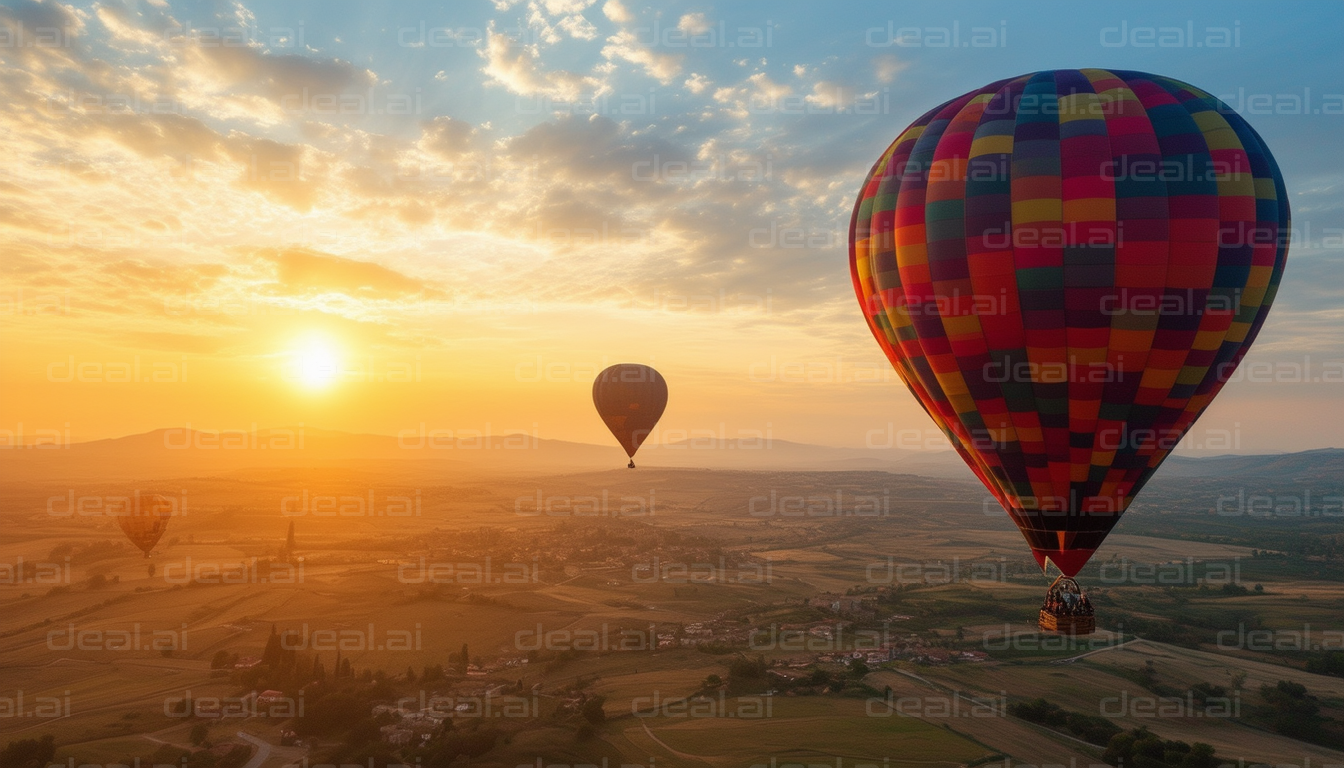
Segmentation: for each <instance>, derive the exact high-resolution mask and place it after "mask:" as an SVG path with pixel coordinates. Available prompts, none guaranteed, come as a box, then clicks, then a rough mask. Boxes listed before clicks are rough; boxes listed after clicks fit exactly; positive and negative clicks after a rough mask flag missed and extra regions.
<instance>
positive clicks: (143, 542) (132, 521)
mask: <svg viewBox="0 0 1344 768" xmlns="http://www.w3.org/2000/svg"><path fill="white" fill-rule="evenodd" d="M172 516H173V502H172V501H170V500H169V499H167V498H165V497H163V496H160V495H159V494H157V493H147V494H143V495H142V494H136V496H135V498H134V500H133V502H132V504H131V506H129V507H127V508H126V509H123V510H120V511H119V512H118V514H117V522H118V523H119V524H120V525H121V532H122V533H124V534H126V538H128V539H130V540H131V543H132V544H134V545H135V546H136V547H138V548H139V549H140V551H142V552H144V553H145V557H149V552H150V550H152V549H154V545H155V544H158V543H159V539H161V538H163V532H164V531H166V530H168V521H169V520H170V519H171V518H172Z"/></svg>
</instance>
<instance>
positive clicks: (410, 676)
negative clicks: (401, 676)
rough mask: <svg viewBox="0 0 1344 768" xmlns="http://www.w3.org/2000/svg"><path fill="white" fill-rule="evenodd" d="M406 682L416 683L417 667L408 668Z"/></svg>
mask: <svg viewBox="0 0 1344 768" xmlns="http://www.w3.org/2000/svg"><path fill="white" fill-rule="evenodd" d="M406 682H408V683H414V682H415V667H407V668H406Z"/></svg>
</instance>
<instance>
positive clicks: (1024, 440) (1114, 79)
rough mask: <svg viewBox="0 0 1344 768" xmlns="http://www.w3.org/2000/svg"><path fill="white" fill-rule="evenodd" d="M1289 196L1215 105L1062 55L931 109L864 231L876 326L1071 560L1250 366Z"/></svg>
mask: <svg viewBox="0 0 1344 768" xmlns="http://www.w3.org/2000/svg"><path fill="white" fill-rule="evenodd" d="M1288 231H1289V216H1288V197H1287V194H1286V192H1285V189H1284V184H1283V177H1282V176H1281V175H1280V173H1279V170H1278V167H1277V165H1276V164H1275V162H1274V158H1273V157H1272V156H1271V155H1270V153H1269V150H1268V149H1267V148H1266V147H1265V145H1264V143H1263V142H1262V141H1261V139H1260V137H1259V135H1257V134H1256V132H1255V131H1254V130H1253V129H1252V128H1251V126H1250V125H1249V124H1247V123H1246V121H1245V120H1243V119H1242V118H1241V117H1240V116H1239V115H1237V114H1236V113H1235V112H1233V111H1232V110H1231V109H1230V108H1228V107H1227V106H1226V105H1225V104H1223V103H1222V102H1220V101H1219V100H1218V99H1216V98H1214V97H1212V96H1211V95H1209V94H1208V93H1205V92H1204V91H1201V90H1199V89H1197V88H1195V87H1194V86H1191V85H1188V84H1186V83H1182V82H1180V81H1177V80H1173V79H1171V78H1168V77H1161V76H1157V75H1151V74H1146V73H1143V72H1129V71H1107V70H1101V69H1083V70H1055V71H1045V72H1037V73H1034V74H1029V75H1023V76H1021V77H1016V78H1012V79H1009V80H1001V81H999V82H996V83H991V84H989V85H987V86H985V87H983V88H980V89H978V90H975V91H971V92H970V93H967V94H964V95H962V96H959V97H957V98H955V99H952V100H951V101H948V102H946V103H945V104H942V105H940V106H938V107H936V108H935V109H933V110H931V111H929V112H928V113H926V114H925V115H923V116H922V117H920V118H919V119H918V120H916V121H915V122H914V123H913V124H911V125H910V126H909V127H908V128H906V129H905V131H903V132H902V133H901V134H900V135H899V136H898V137H897V138H896V140H895V141H894V142H892V144H891V146H889V147H888V148H887V150H886V152H884V153H883V155H882V156H881V158H879V159H878V161H877V163H876V164H875V165H874V166H873V169H872V170H871V171H870V173H869V175H868V177H867V179H866V181H865V182H864V184H863V188H862V190H861V192H860V194H859V199H858V202H857V203H856V204H855V208H854V215H853V218H852V220H851V225H850V273H851V277H852V278H853V283H854V290H855V293H856V294H857V295H858V299H859V303H860V305H861V306H862V308H863V311H864V316H865V318H866V319H867V321H868V325H869V328H870V330H871V331H872V332H873V335H874V336H875V337H876V338H877V342H878V344H879V345H880V346H881V347H882V349H883V351H884V352H886V354H887V356H888V358H889V359H890V360H891V362H892V364H893V366H894V367H895V368H896V371H897V372H898V374H899V375H900V376H901V378H902V379H903V380H904V382H905V384H906V385H907V386H908V387H909V388H910V390H911V392H912V393H913V394H914V395H915V397H916V398H917V399H918V400H919V403H920V404H921V405H922V406H923V407H924V410H925V411H927V412H928V414H929V416H931V417H932V418H933V420H934V421H935V422H936V423H937V424H938V426H939V427H940V428H941V429H942V431H943V432H944V433H945V434H946V435H947V437H948V439H949V440H950V441H951V443H952V445H953V447H955V448H956V450H957V452H958V453H959V454H960V455H961V457H962V458H963V459H964V460H965V461H966V463H967V464H968V465H969V466H970V467H971V469H972V471H974V472H975V474H976V476H977V477H979V479H980V480H981V481H982V482H983V483H984V484H985V486H986V487H987V488H988V489H989V491H990V492H991V493H992V494H993V495H994V497H995V498H996V499H997V500H998V502H999V503H1000V504H1001V505H1002V506H1003V508H1004V509H1005V510H1007V512H1008V514H1009V515H1010V516H1011V517H1012V518H1013V520H1014V522H1016V523H1017V525H1018V527H1019V528H1020V529H1021V531H1022V533H1023V535H1024V536H1025V537H1026V539H1027V542H1028V543H1029V544H1030V546H1031V548H1032V552H1033V554H1034V555H1035V556H1036V559H1037V561H1038V562H1039V563H1040V564H1041V566H1042V568H1044V567H1045V566H1046V563H1047V561H1049V562H1053V563H1054V564H1055V565H1056V566H1057V567H1058V568H1059V569H1060V570H1062V571H1063V572H1064V573H1065V574H1067V575H1070V576H1072V575H1074V574H1076V573H1077V572H1078V570H1079V569H1080V568H1082V566H1083V565H1084V564H1085V563H1086V562H1087V559H1088V558H1089V557H1090V556H1091V555H1092V553H1093V551H1094V550H1096V548H1097V547H1098V546H1099V545H1100V544H1101V541H1102V539H1104V538H1105V536H1106V534H1107V533H1108V532H1109V531H1110V530H1111V528H1112V527H1113V526H1114V525H1115V523H1116V521H1117V520H1118V519H1119V517H1120V515H1121V514H1122V513H1123V512H1124V511H1125V509H1127V508H1128V507H1129V505H1130V503H1131V502H1132V501H1133V499H1134V495H1135V494H1136V493H1138V491H1139V489H1140V488H1142V487H1143V485H1144V483H1146V482H1147V481H1148V479H1149V478H1150V477H1151V476H1152V474H1153V472H1154V471H1155V470H1156V469H1157V467H1158V465H1160V464H1161V463H1162V461H1163V459H1165V458H1166V456H1167V455H1168V454H1169V453H1170V452H1171V450H1172V449H1173V448H1174V447H1175V446H1176V443H1177V442H1178V441H1179V440H1180V438H1181V436H1182V435H1184V434H1185V433H1186V431H1187V430H1189V428H1190V426H1191V425H1192V424H1193V423H1194V421H1195V419H1197V418H1198V417H1199V415H1200V414H1201V413H1202V412H1203V411H1204V409H1205V408H1207V407H1208V405H1209V402H1210V401H1211V400H1212V399H1213V397H1214V396H1215V395H1217V394H1218V392H1219V390H1220V389H1221V388H1222V386H1223V384H1224V383H1226V382H1227V381H1228V379H1229V378H1230V377H1231V376H1232V374H1233V372H1234V371H1235V369H1236V367H1237V364H1238V363H1239V362H1240V361H1241V359H1242V357H1243V356H1244V355H1245V354H1246V351H1247V349H1248V348H1249V346H1250V344H1251V342H1252V341H1254V339H1255V337H1256V334H1257V333H1258V332H1259V330H1260V328H1261V326H1262V324H1263V323H1264V321H1265V316H1266V313H1267V312H1268V310H1269V307H1270V304H1271V303H1272V302H1273V299H1274V295H1275V292H1276V290H1277V288H1278V285H1279V281H1280V278H1281V276H1282V274H1283V268H1284V263H1285V260H1286V258H1287V253H1288V242H1287V234H1288Z"/></svg>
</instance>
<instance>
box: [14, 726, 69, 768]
mask: <svg viewBox="0 0 1344 768" xmlns="http://www.w3.org/2000/svg"><path fill="white" fill-rule="evenodd" d="M55 755H56V737H55V736H52V735H51V734H46V735H44V736H43V737H42V738H40V739H19V740H17V741H11V742H9V745H8V746H6V747H5V748H4V749H3V750H0V765H3V766H5V768H11V766H12V768H30V767H31V768H39V767H40V766H45V765H46V764H47V763H50V762H51V758H52V757H54V756H55Z"/></svg>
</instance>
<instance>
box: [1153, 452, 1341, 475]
mask: <svg viewBox="0 0 1344 768" xmlns="http://www.w3.org/2000/svg"><path fill="white" fill-rule="evenodd" d="M1159 472H1161V473H1162V474H1164V475H1166V476H1167V477H1277V478H1280V479H1283V480H1290V479H1292V478H1294V477H1313V476H1316V475H1321V474H1334V475H1335V476H1337V477H1338V476H1341V475H1344V449H1340V448H1321V449H1318V450H1314V451H1299V452H1298V453H1276V454H1269V455H1261V456H1210V457H1206V458H1190V457H1188V456H1172V457H1170V458H1168V459H1167V460H1166V462H1165V463H1163V464H1162V469H1161V470H1159Z"/></svg>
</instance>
